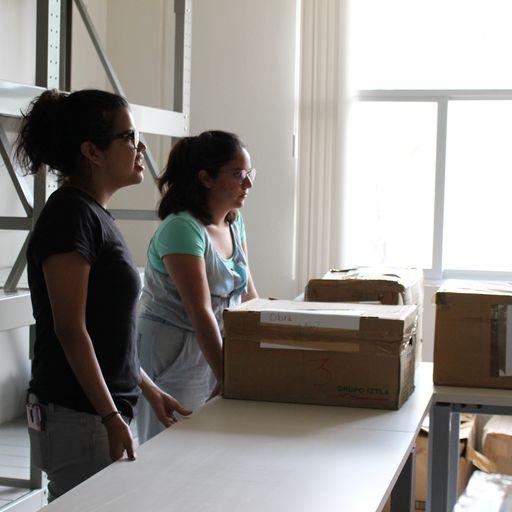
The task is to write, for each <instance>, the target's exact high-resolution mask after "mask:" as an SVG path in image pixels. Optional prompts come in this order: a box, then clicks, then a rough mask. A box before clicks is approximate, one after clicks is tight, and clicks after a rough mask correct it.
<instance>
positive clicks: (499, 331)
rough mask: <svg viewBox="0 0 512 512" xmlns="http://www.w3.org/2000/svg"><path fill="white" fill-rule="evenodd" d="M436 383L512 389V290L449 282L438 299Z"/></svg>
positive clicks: (506, 286) (496, 285)
mask: <svg viewBox="0 0 512 512" xmlns="http://www.w3.org/2000/svg"><path fill="white" fill-rule="evenodd" d="M434 382H435V383H436V384H441V385H448V386H469V387H489V388H505V389H512V285H511V284H510V283H478V282H465V281H455V280H454V281H446V283H445V284H444V285H443V286H442V287H441V289H440V290H439V291H438V292H437V294H436V327H435V343H434Z"/></svg>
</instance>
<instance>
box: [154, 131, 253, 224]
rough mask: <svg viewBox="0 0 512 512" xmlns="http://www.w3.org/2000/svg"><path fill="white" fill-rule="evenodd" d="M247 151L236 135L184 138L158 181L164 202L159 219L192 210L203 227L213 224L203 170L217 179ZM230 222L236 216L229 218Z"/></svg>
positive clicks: (224, 134)
mask: <svg viewBox="0 0 512 512" xmlns="http://www.w3.org/2000/svg"><path fill="white" fill-rule="evenodd" d="M243 148H244V145H243V143H242V141H241V140H240V139H239V138H238V137H237V136H236V135H235V134H234V133H229V132H223V131H220V130H216V131H208V132H203V133H201V134H200V135H197V136H196V137H184V138H182V139H180V140H179V141H178V142H177V143H176V144H175V145H174V147H173V148H172V149H171V152H170V153H169V159H168V161H167V165H166V167H165V169H164V171H163V172H162V174H161V175H160V177H159V178H158V180H157V184H158V188H159V190H160V193H161V194H162V200H161V201H160V204H159V206H158V216H159V217H160V218H161V219H165V217H167V215H169V214H170V213H178V212H181V211H184V210H188V211H190V212H191V213H192V215H194V217H196V218H197V219H199V220H200V221H201V222H202V223H203V224H205V225H208V224H211V223H212V216H211V213H210V211H209V210H208V202H207V201H208V189H207V188H206V187H205V186H204V185H203V184H202V183H201V182H200V181H199V171H201V170H204V171H207V172H208V174H210V176H212V177H213V178H215V177H216V176H217V174H218V172H219V169H220V168H221V167H222V166H224V165H226V164H227V163H228V162H230V161H231V160H233V159H234V158H236V156H237V154H238V153H240V151H241V150H242V149H243ZM227 220H228V222H231V221H232V220H233V215H228V217H227Z"/></svg>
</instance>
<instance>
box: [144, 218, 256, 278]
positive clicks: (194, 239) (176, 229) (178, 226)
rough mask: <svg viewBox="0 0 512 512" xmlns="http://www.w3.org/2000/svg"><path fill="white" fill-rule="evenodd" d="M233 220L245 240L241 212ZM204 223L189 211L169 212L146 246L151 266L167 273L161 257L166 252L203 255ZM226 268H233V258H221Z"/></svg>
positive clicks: (241, 237)
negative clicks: (147, 246)
mask: <svg viewBox="0 0 512 512" xmlns="http://www.w3.org/2000/svg"><path fill="white" fill-rule="evenodd" d="M235 222H236V223H237V224H238V230H239V233H240V239H241V241H242V243H243V242H245V239H246V235H245V225H244V220H243V217H242V214H241V213H240V212H238V214H237V217H236V220H235ZM205 236H207V235H206V231H205V227H204V225H203V224H202V223H201V222H200V221H198V220H197V219H196V218H195V217H194V216H193V215H192V214H190V213H189V212H186V211H183V212H179V213H171V214H170V215H168V216H167V217H166V218H165V219H164V220H163V221H162V223H161V224H160V226H159V227H158V229H157V230H156V232H155V234H154V236H153V238H152V239H151V242H150V244H149V248H148V259H149V262H150V263H151V266H152V267H153V268H154V269H155V270H157V271H158V272H161V273H162V274H167V270H166V268H165V265H164V262H163V261H162V258H163V257H164V256H166V255H168V254H190V255H192V256H204V253H205V249H206V243H205ZM222 259H223V260H224V262H225V263H226V265H227V266H228V268H230V269H232V270H233V269H234V262H233V259H232V258H230V259H227V260H226V259H225V258H222Z"/></svg>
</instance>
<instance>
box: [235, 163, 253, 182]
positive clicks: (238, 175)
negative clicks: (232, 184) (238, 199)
mask: <svg viewBox="0 0 512 512" xmlns="http://www.w3.org/2000/svg"><path fill="white" fill-rule="evenodd" d="M231 174H232V176H233V178H235V179H237V180H238V181H239V182H240V185H241V184H242V183H243V182H244V181H245V180H246V179H247V178H249V179H250V180H251V183H252V182H253V181H254V178H256V169H254V167H253V168H252V169H240V170H239V171H232V172H231Z"/></svg>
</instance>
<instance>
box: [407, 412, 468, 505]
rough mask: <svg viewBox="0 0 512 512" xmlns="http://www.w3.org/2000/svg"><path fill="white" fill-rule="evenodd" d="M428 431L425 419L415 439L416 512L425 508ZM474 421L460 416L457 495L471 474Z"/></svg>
mask: <svg viewBox="0 0 512 512" xmlns="http://www.w3.org/2000/svg"><path fill="white" fill-rule="evenodd" d="M428 431H429V423H428V417H427V418H426V420H425V422H424V424H423V425H422V428H421V430H420V433H419V434H418V437H417V438H416V467H415V469H416V498H415V499H416V510H417V511H421V510H425V508H426V506H425V505H426V500H427V482H428ZM475 432H476V421H475V416H473V415H470V414H461V418H460V429H459V478H458V482H457V495H460V494H461V493H462V491H464V489H465V487H466V485H467V483H468V480H469V478H470V476H471V473H472V472H473V469H474V468H473V463H472V454H473V449H474V446H475Z"/></svg>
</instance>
